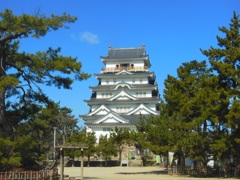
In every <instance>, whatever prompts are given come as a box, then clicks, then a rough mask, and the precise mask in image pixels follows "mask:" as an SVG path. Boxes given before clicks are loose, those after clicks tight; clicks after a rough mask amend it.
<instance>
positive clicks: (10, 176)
mask: <svg viewBox="0 0 240 180" xmlns="http://www.w3.org/2000/svg"><path fill="white" fill-rule="evenodd" d="M57 179H58V170H57V169H54V170H42V171H7V172H0V180H57Z"/></svg>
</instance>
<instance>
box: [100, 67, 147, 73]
mask: <svg viewBox="0 0 240 180" xmlns="http://www.w3.org/2000/svg"><path fill="white" fill-rule="evenodd" d="M123 69H126V70H127V71H146V70H148V66H144V67H132V66H127V67H118V68H102V72H119V71H122V70H123Z"/></svg>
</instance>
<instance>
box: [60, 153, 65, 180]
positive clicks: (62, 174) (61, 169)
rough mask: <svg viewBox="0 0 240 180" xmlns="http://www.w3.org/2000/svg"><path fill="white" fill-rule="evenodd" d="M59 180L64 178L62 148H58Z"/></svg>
mask: <svg viewBox="0 0 240 180" xmlns="http://www.w3.org/2000/svg"><path fill="white" fill-rule="evenodd" d="M60 180H64V149H63V148H60Z"/></svg>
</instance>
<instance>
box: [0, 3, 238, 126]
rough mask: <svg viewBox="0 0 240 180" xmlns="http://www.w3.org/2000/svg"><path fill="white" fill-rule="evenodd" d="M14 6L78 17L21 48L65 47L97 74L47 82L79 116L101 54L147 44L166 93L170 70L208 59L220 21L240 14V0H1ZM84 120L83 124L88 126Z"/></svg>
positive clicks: (85, 109) (0, 5) (51, 92)
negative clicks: (68, 85)
mask: <svg viewBox="0 0 240 180" xmlns="http://www.w3.org/2000/svg"><path fill="white" fill-rule="evenodd" d="M6 8H9V9H11V10H12V11H13V12H14V14H16V15H21V14H22V13H27V14H32V15H34V14H35V12H40V14H46V15H47V16H49V15H51V14H56V15H61V14H62V13H63V12H66V13H68V14H70V15H72V16H76V17H77V18H78V20H77V22H75V23H74V24H69V25H68V26H69V29H61V30H58V31H53V32H50V33H49V34H48V35H46V36H45V37H43V38H41V39H25V40H23V41H22V42H21V44H20V45H21V49H20V50H21V51H25V52H30V53H33V52H36V51H44V50H46V49H47V48H48V47H53V48H57V47H61V53H62V54H63V55H66V56H72V57H77V58H78V60H79V61H81V62H82V64H83V71H85V72H88V73H90V74H92V77H91V78H90V79H88V80H86V81H82V82H76V83H75V84H74V85H73V89H72V90H63V89H60V90H58V89H57V88H54V87H51V88H45V89H44V90H45V92H46V94H48V95H49V96H50V97H51V98H52V99H54V100H55V101H57V102H58V101H60V104H61V106H66V107H68V108H71V109H72V110H73V114H74V115H75V117H77V118H78V117H79V115H80V114H87V113H88V111H89V107H88V106H87V105H86V104H85V103H84V101H83V100H84V99H90V96H91V91H90V89H89V86H96V85H97V83H98V82H97V80H96V79H95V77H94V73H100V70H101V68H103V67H104V65H103V63H102V62H101V60H100V56H105V55H107V51H108V47H109V45H112V46H113V48H123V47H140V46H142V44H145V45H146V50H147V54H148V55H149V57H150V61H151V64H152V67H151V69H150V71H154V72H155V74H156V77H157V82H158V86H159V90H160V93H161V97H163V94H162V92H163V89H164V80H165V79H166V78H167V75H168V74H170V75H173V76H176V69H177V68H178V67H179V66H180V65H181V64H182V63H183V62H188V61H191V60H194V59H196V60H199V61H201V60H204V59H206V58H205V56H203V55H202V54H201V52H200V48H202V49H208V48H209V47H210V46H215V47H216V46H217V41H216V35H220V36H221V35H222V34H221V32H220V31H219V30H218V27H221V26H226V27H228V25H229V23H230V19H231V18H232V16H233V11H234V10H235V11H236V12H237V14H238V15H239V14H240V1H239V0H198V1H197V0H181V1H180V0H168V1H167V0H165V1H163V0H61V1H60V0H58V1H57V0H48V1H44V0H21V1H19V0H0V11H4V10H5V9H6ZM83 124H84V123H83V121H82V120H79V125H80V126H83Z"/></svg>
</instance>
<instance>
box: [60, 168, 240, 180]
mask: <svg viewBox="0 0 240 180" xmlns="http://www.w3.org/2000/svg"><path fill="white" fill-rule="evenodd" d="M64 174H65V175H69V177H75V178H76V179H80V176H81V168H80V167H65V168H64ZM83 177H84V178H83V179H84V180H102V179H104V180H206V179H210V180H219V179H222V178H194V177H188V176H178V175H168V174H167V172H166V170H164V169H163V168H160V167H84V170H83ZM70 179H71V178H70ZM224 179H227V180H236V179H233V178H224Z"/></svg>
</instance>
